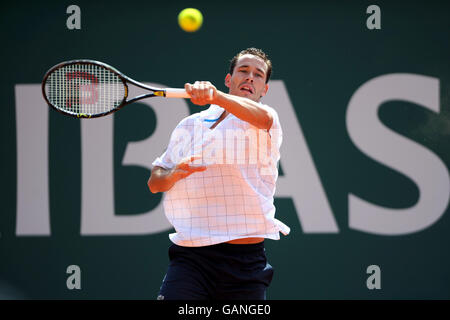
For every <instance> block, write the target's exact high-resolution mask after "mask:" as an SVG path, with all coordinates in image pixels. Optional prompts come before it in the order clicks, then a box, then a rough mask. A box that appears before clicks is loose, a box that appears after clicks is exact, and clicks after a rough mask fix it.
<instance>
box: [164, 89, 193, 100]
mask: <svg viewBox="0 0 450 320" xmlns="http://www.w3.org/2000/svg"><path fill="white" fill-rule="evenodd" d="M165 91H166V98H185V99H190V98H191V96H190V95H189V94H188V93H187V92H186V90H185V89H174V88H167V89H166V90H165Z"/></svg>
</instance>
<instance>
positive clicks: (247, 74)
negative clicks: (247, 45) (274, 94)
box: [225, 54, 269, 102]
mask: <svg viewBox="0 0 450 320" xmlns="http://www.w3.org/2000/svg"><path fill="white" fill-rule="evenodd" d="M266 77H267V64H266V63H265V62H264V60H262V59H261V58H259V57H257V56H254V55H252V54H244V55H242V56H240V57H239V59H238V61H237V62H236V66H235V67H234V71H233V74H232V75H231V74H229V73H228V74H227V76H226V77H225V85H226V86H227V87H228V88H229V91H228V93H229V94H232V95H235V96H240V97H245V98H249V99H251V100H253V101H256V102H259V100H260V99H261V97H263V96H264V95H265V94H266V93H267V90H268V89H269V85H267V84H266Z"/></svg>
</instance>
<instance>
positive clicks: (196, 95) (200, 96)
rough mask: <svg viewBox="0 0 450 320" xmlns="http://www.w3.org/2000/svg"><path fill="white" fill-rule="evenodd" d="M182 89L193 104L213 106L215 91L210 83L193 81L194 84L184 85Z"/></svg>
mask: <svg viewBox="0 0 450 320" xmlns="http://www.w3.org/2000/svg"><path fill="white" fill-rule="evenodd" d="M184 88H185V89H186V92H187V93H188V94H189V95H190V96H191V101H192V103H193V104H196V105H199V106H203V105H205V104H214V100H215V98H216V96H217V89H216V87H215V86H213V84H212V83H211V82H209V81H195V83H194V84H190V83H186V84H185V85H184Z"/></svg>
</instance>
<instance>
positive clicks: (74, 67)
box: [45, 63, 126, 115]
mask: <svg viewBox="0 0 450 320" xmlns="http://www.w3.org/2000/svg"><path fill="white" fill-rule="evenodd" d="M45 91H46V95H47V99H48V100H49V102H50V103H51V104H52V105H53V106H55V107H56V108H58V109H60V110H62V111H65V112H69V113H73V114H78V115H80V114H84V115H96V114H102V113H105V112H109V111H111V110H113V109H115V108H117V107H118V106H120V104H121V103H122V101H123V99H124V97H125V94H126V89H125V85H124V83H123V82H122V80H121V79H120V77H119V76H118V75H117V74H115V73H114V72H112V71H111V70H109V69H107V68H104V67H102V66H99V65H94V64H87V63H84V64H83V63H76V64H70V65H65V66H63V67H61V68H58V69H56V70H54V71H53V72H52V73H51V74H49V76H48V77H47V80H46V84H45Z"/></svg>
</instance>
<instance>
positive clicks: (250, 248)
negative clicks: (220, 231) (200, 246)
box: [209, 241, 264, 253]
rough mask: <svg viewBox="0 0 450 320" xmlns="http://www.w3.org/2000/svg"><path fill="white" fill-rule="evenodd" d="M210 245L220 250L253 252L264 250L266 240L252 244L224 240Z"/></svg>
mask: <svg viewBox="0 0 450 320" xmlns="http://www.w3.org/2000/svg"><path fill="white" fill-rule="evenodd" d="M209 247H210V248H217V249H218V250H221V251H225V252H241V253H251V252H257V251H260V250H264V241H262V242H258V243H250V244H232V243H228V242H222V243H218V244H214V245H212V246H209Z"/></svg>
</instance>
